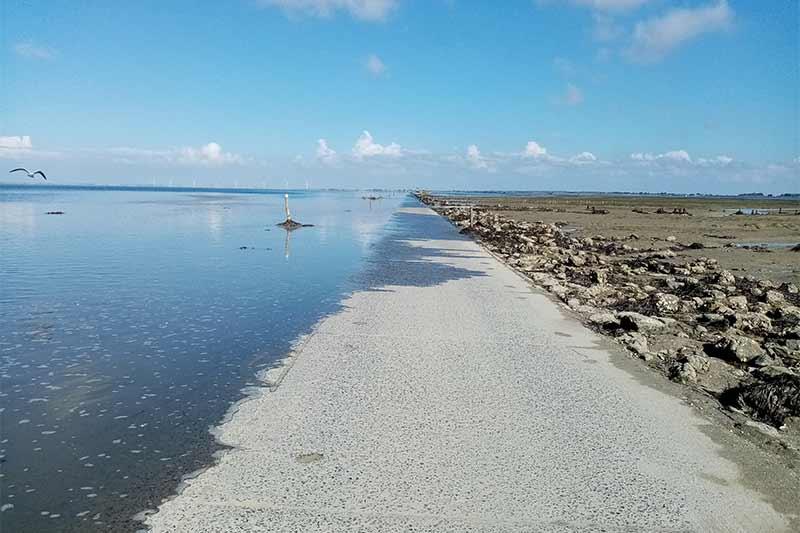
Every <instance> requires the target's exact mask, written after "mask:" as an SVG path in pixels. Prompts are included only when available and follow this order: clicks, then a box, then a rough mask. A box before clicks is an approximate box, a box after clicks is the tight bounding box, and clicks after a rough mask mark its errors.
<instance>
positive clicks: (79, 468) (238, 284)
mask: <svg viewBox="0 0 800 533" xmlns="http://www.w3.org/2000/svg"><path fill="white" fill-rule="evenodd" d="M282 202H283V198H282V196H280V195H274V194H218V193H207V194H194V193H193V194H180V193H165V192H148V193H141V192H104V191H55V192H54V191H48V192H47V193H46V194H45V193H42V192H40V191H29V190H25V189H20V190H16V189H9V188H0V224H2V226H0V238H2V243H1V244H2V246H3V252H2V253H0V303H2V305H0V428H2V438H0V441H2V442H1V443H0V456H2V457H0V460H2V461H3V463H2V472H0V476H1V477H0V507H2V508H3V509H5V510H4V511H3V512H2V515H1V516H2V525H3V526H4V527H3V530H4V531H5V530H8V531H15V532H23V533H24V532H29V531H31V532H32V531H37V532H38V531H49V530H53V529H58V530H59V531H82V532H83V531H131V530H133V529H135V528H136V527H137V524H135V523H134V522H131V521H130V520H129V517H130V516H132V515H133V514H134V513H136V512H138V511H140V510H142V509H144V508H147V507H153V506H155V505H156V504H157V503H158V502H159V501H160V498H162V497H163V496H165V495H166V494H168V493H169V492H170V491H172V490H173V489H174V487H175V486H176V485H177V483H178V481H179V480H180V478H181V476H183V475H185V474H187V473H190V472H192V471H194V470H195V469H197V468H199V467H200V466H202V465H204V464H206V463H207V462H208V461H209V460H210V458H211V454H212V453H213V452H214V451H215V449H216V446H215V444H214V442H213V440H212V439H211V437H210V436H209V434H208V432H207V428H208V426H210V425H212V424H214V423H215V422H216V421H218V420H219V419H220V417H221V416H222V415H223V414H224V412H225V411H226V410H227V408H228V406H229V405H230V403H231V402H233V401H235V400H236V399H238V398H239V395H240V392H239V391H240V390H241V388H242V387H244V386H246V385H248V384H254V383H255V378H254V376H255V375H256V372H257V371H258V370H259V369H261V368H264V367H266V366H269V365H270V364H271V362H272V361H274V360H275V359H277V358H279V357H281V356H282V355H283V354H285V352H286V350H288V348H289V346H290V344H291V342H292V340H293V339H294V338H296V336H297V335H299V334H301V333H303V332H305V331H306V330H307V328H309V327H310V326H311V325H313V323H314V322H315V321H316V320H317V319H318V318H319V317H320V316H321V315H322V314H324V313H326V312H330V311H332V310H334V309H335V308H336V306H337V304H338V301H339V299H340V297H341V294H342V293H343V291H345V290H346V288H347V286H348V285H347V280H348V279H349V278H350V277H351V276H352V275H353V274H354V273H355V272H357V271H358V270H359V268H360V265H362V263H363V261H364V258H365V257H366V252H365V251H366V250H367V248H366V247H365V246H364V243H365V242H367V241H369V242H372V241H373V240H375V239H377V238H378V237H379V235H380V234H381V228H382V227H383V225H384V223H385V222H386V221H387V220H388V218H389V216H390V214H391V212H392V210H393V206H391V205H382V206H381V208H380V209H377V208H376V209H373V211H369V210H368V209H367V208H366V206H364V204H363V201H362V200H361V199H360V198H359V197H356V196H355V195H348V194H327V193H326V194H322V193H297V194H296V195H293V197H292V207H293V211H296V212H297V213H299V214H302V220H303V222H307V223H311V224H314V225H315V227H313V228H303V229H302V230H299V231H296V232H284V233H283V234H281V231H278V230H277V228H275V227H274V225H273V224H274V223H275V221H277V220H280V215H281V213H282V208H283V206H282ZM56 204H57V205H58V206H59V207H61V206H64V207H63V210H64V211H66V212H67V214H66V215H64V216H47V215H44V212H45V211H48V210H50V209H51V207H52V206H54V205H56ZM395 205H396V204H395ZM347 211H350V212H347ZM267 230H269V231H267ZM281 241H283V242H281ZM281 244H282V245H283V246H281ZM242 248H244V249H242ZM281 252H282V253H281ZM290 257H291V261H289V258H290ZM9 506H10V507H9Z"/></svg>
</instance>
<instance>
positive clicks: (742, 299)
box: [728, 296, 747, 311]
mask: <svg viewBox="0 0 800 533" xmlns="http://www.w3.org/2000/svg"><path fill="white" fill-rule="evenodd" d="M728 306H730V307H731V308H732V309H735V310H737V311H747V296H731V297H729V298H728Z"/></svg>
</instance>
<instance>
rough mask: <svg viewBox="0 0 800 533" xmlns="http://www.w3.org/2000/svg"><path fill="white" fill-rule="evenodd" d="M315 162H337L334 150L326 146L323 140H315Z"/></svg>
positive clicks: (326, 143)
mask: <svg viewBox="0 0 800 533" xmlns="http://www.w3.org/2000/svg"><path fill="white" fill-rule="evenodd" d="M317 160H319V161H321V162H323V163H334V162H336V160H337V156H336V150H334V149H332V148H331V147H330V146H328V141H326V140H325V139H319V140H317Z"/></svg>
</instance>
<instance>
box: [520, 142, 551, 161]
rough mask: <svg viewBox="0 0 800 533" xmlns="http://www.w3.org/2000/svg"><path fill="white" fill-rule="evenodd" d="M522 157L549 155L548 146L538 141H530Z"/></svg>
mask: <svg viewBox="0 0 800 533" xmlns="http://www.w3.org/2000/svg"><path fill="white" fill-rule="evenodd" d="M522 157H532V158H534V159H543V158H547V157H549V156H548V155H547V148H545V147H544V146H542V145H541V144H539V143H537V142H536V141H528V144H526V145H525V151H524V152H522Z"/></svg>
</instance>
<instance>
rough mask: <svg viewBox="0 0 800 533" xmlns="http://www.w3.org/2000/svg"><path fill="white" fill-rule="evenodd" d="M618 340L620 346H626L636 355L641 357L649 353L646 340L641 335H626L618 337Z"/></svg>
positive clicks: (634, 333) (633, 333)
mask: <svg viewBox="0 0 800 533" xmlns="http://www.w3.org/2000/svg"><path fill="white" fill-rule="evenodd" d="M619 340H620V342H622V344H624V345H625V346H627V347H628V349H629V350H630V351H632V352H633V353H635V354H637V355H641V354H643V353H647V352H648V351H650V350H649V347H648V345H647V338H646V337H645V336H644V335H642V334H641V333H636V332H632V333H626V334H625V335H623V336H622V337H620V339H619Z"/></svg>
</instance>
